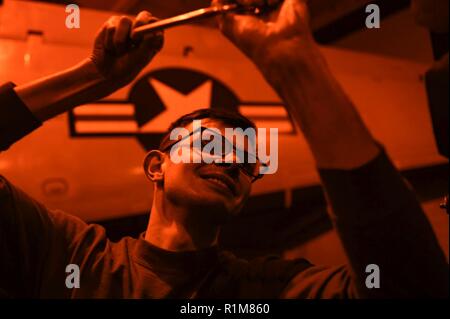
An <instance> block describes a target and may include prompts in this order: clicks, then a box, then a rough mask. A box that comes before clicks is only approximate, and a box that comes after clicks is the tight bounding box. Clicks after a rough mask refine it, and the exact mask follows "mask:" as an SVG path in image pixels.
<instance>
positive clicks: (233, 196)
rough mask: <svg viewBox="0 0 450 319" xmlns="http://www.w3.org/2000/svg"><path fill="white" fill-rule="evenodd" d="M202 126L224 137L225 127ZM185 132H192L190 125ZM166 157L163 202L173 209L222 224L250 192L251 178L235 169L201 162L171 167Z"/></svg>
mask: <svg viewBox="0 0 450 319" xmlns="http://www.w3.org/2000/svg"><path fill="white" fill-rule="evenodd" d="M201 126H202V127H206V128H215V129H218V130H220V131H221V133H222V135H225V128H226V127H227V125H226V124H224V123H222V122H220V121H218V120H213V119H202V121H201ZM186 129H188V130H189V131H190V132H192V130H193V127H192V124H189V126H186ZM190 138H192V136H191V137H190ZM243 147H244V148H246V147H245V146H243ZM169 154H170V150H169V152H167V153H165V156H166V158H165V161H164V165H163V167H164V168H163V170H164V181H163V184H164V186H163V187H164V195H165V197H166V199H168V200H170V201H171V202H172V203H173V204H175V205H180V206H188V207H192V208H193V209H199V210H201V211H205V212H206V213H207V214H210V215H208V217H211V218H212V219H213V220H214V221H216V222H224V221H226V220H227V219H228V218H229V217H230V216H233V215H236V214H237V213H238V212H239V211H240V210H241V208H242V206H243V205H244V203H245V202H246V200H247V198H248V196H249V193H250V190H251V178H250V177H249V176H248V175H246V174H244V172H242V171H241V169H240V168H239V167H238V166H237V165H235V164H232V163H229V164H222V165H221V164H218V165H216V164H206V163H204V162H203V161H202V162H201V163H174V162H173V161H171V160H170V155H169Z"/></svg>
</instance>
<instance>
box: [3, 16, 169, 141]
mask: <svg viewBox="0 0 450 319" xmlns="http://www.w3.org/2000/svg"><path fill="white" fill-rule="evenodd" d="M155 20H156V18H154V17H152V15H151V14H150V13H149V12H147V11H143V12H141V13H139V15H138V16H137V17H136V18H135V19H134V20H133V19H131V18H129V17H126V16H122V17H118V16H114V17H111V18H110V19H109V20H108V21H107V22H106V23H105V24H104V25H103V27H102V28H101V29H100V31H99V32H98V34H97V36H96V39H95V43H94V46H93V50H92V54H91V55H90V56H89V57H87V58H86V59H85V60H83V61H81V62H80V63H79V64H78V65H75V66H74V67H72V68H69V69H67V70H63V71H61V72H59V73H56V74H52V75H50V76H47V77H44V78H42V79H38V80H36V81H34V82H31V83H28V84H24V85H19V86H16V87H14V89H13V90H14V92H11V91H10V92H3V94H4V95H5V96H7V97H6V98H4V99H5V102H4V103H5V104H6V103H7V102H11V101H12V102H11V103H15V104H16V105H17V104H21V105H19V106H18V107H17V108H14V106H13V105H1V110H0V112H2V113H4V114H5V116H4V119H5V121H4V122H3V121H1V120H0V132H1V135H0V145H1V146H2V148H3V149H5V148H7V147H9V146H10V145H11V144H12V143H14V142H15V141H17V140H18V139H20V138H22V137H23V136H24V135H26V134H27V133H28V132H29V131H30V130H31V129H30V128H27V127H23V129H22V130H20V131H19V130H17V129H14V128H13V127H12V126H13V125H14V123H7V121H6V117H8V118H11V119H13V120H16V121H20V120H21V117H25V116H29V117H30V116H34V117H35V121H32V120H29V121H28V122H30V123H34V124H35V126H38V125H36V123H40V122H43V121H45V120H48V119H50V118H52V117H54V116H56V115H58V114H60V113H63V112H65V111H67V110H70V109H72V108H74V107H76V106H78V105H81V104H84V103H87V102H92V101H95V100H98V99H100V98H103V97H105V96H108V95H109V94H111V93H113V92H114V91H116V90H117V89H119V88H121V87H123V86H125V85H126V84H128V83H129V82H131V81H132V80H133V79H134V78H135V77H136V76H137V75H138V73H139V72H140V71H141V70H142V69H143V68H144V67H145V66H146V65H147V64H148V63H149V62H150V61H151V60H152V58H153V57H154V56H155V54H156V53H157V52H158V51H159V50H160V49H161V48H162V45H163V34H162V33H161V32H158V33H155V34H149V35H146V36H145V37H144V38H138V39H131V36H130V34H131V33H130V32H131V30H132V29H133V28H135V27H138V26H141V25H144V24H147V23H150V22H153V21H155ZM9 90H11V88H9ZM3 91H8V88H7V87H4V88H3ZM0 98H1V97H0ZM2 102H3V99H2ZM23 104H24V105H25V106H26V108H27V110H29V111H30V112H31V114H27V112H26V110H23V109H22V110H21V111H20V107H22V108H23V106H24V105H23ZM14 112H18V114H13V113H14ZM15 125H16V126H20V125H18V123H16V124H15ZM30 125H31V124H30ZM11 135H13V136H11Z"/></svg>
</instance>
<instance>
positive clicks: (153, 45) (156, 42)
mask: <svg viewBox="0 0 450 319" xmlns="http://www.w3.org/2000/svg"><path fill="white" fill-rule="evenodd" d="M156 21H158V18H156V17H154V16H153V15H152V14H151V13H150V12H148V11H141V12H140V13H139V14H138V15H137V17H136V19H135V21H134V23H133V29H134V28H137V27H140V26H143V25H146V24H149V23H153V22H156ZM134 40H138V41H140V43H139V47H140V48H141V49H142V50H151V51H154V53H156V52H158V51H159V50H161V48H162V47H163V44H164V33H163V32H162V31H157V32H153V33H149V34H146V35H144V36H143V38H141V39H134Z"/></svg>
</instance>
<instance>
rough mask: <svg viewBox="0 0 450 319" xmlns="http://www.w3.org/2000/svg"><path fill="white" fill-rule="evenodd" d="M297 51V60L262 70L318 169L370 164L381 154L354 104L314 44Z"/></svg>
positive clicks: (289, 60)
mask: <svg viewBox="0 0 450 319" xmlns="http://www.w3.org/2000/svg"><path fill="white" fill-rule="evenodd" d="M297 50H298V51H300V53H299V56H298V57H295V58H293V59H280V60H278V61H275V62H272V63H271V65H270V66H267V67H265V68H263V70H262V71H263V74H264V75H265V77H266V78H267V80H268V81H269V82H270V83H271V84H272V86H273V87H274V88H275V90H276V91H277V92H278V94H279V95H280V97H281V98H282V99H283V100H284V102H285V103H286V107H287V108H288V111H289V113H290V114H291V116H292V117H293V119H294V120H295V121H296V122H297V124H298V125H299V126H300V128H301V130H302V132H303V134H304V136H305V138H306V140H307V142H308V144H309V146H310V148H311V151H312V153H313V155H314V158H315V160H316V163H317V166H318V167H319V168H343V169H351V168H355V167H359V166H361V165H363V164H364V163H367V162H368V161H370V160H371V159H373V158H374V157H375V156H376V155H377V154H378V153H379V149H378V147H377V145H376V143H375V142H374V140H373V138H372V136H371V135H370V133H369V131H368V129H367V128H366V126H365V125H364V123H363V121H362V120H361V118H360V116H359V114H358V112H357V111H356V109H355V107H354V105H353V103H352V102H351V100H350V99H349V98H348V96H347V95H346V94H345V92H344V91H343V89H342V88H341V86H340V85H339V83H338V82H337V80H336V79H335V78H334V76H333V75H332V73H331V72H330V70H329V69H328V66H327V64H326V62H325V60H324V58H323V57H322V55H321V53H320V51H319V49H318V47H317V46H316V45H315V44H307V45H305V46H304V47H299V48H297Z"/></svg>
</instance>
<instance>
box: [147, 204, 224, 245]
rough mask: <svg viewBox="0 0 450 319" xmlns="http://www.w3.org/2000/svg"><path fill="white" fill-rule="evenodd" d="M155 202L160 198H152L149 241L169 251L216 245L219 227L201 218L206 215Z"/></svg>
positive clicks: (148, 231)
mask: <svg viewBox="0 0 450 319" xmlns="http://www.w3.org/2000/svg"><path fill="white" fill-rule="evenodd" d="M156 202H160V201H159V200H156V198H155V200H154V201H153V206H152V210H151V214H150V221H149V223H148V226H147V231H146V234H145V240H146V241H148V242H149V243H151V244H152V245H154V246H156V247H159V248H161V249H165V250H169V251H193V250H200V249H204V248H208V247H211V246H214V245H216V244H217V239H218V236H219V231H220V228H219V227H218V226H214V225H211V224H210V223H207V222H205V220H206V218H199V217H200V216H202V215H203V214H201V213H199V212H198V211H196V212H188V211H186V210H185V209H184V208H180V207H173V206H172V205H167V204H166V205H158V203H156Z"/></svg>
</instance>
